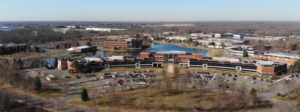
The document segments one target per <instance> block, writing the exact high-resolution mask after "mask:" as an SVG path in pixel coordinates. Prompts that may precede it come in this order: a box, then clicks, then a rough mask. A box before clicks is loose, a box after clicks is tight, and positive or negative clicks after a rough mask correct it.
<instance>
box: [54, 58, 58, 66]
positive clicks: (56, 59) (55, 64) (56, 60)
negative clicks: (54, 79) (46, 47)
mask: <svg viewBox="0 0 300 112" xmlns="http://www.w3.org/2000/svg"><path fill="white" fill-rule="evenodd" d="M57 66H58V58H57V57H56V58H55V60H54V67H57Z"/></svg>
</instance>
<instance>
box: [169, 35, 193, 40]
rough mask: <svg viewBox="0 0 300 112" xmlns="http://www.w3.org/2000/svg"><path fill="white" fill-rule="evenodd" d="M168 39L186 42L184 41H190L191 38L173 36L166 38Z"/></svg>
mask: <svg viewBox="0 0 300 112" xmlns="http://www.w3.org/2000/svg"><path fill="white" fill-rule="evenodd" d="M166 39H169V40H181V41H184V40H188V39H189V37H181V36H171V37H166Z"/></svg>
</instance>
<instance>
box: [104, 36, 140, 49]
mask: <svg viewBox="0 0 300 112" xmlns="http://www.w3.org/2000/svg"><path fill="white" fill-rule="evenodd" d="M142 45H143V40H142V39H136V38H123V39H119V40H105V41H104V42H103V47H104V48H114V47H116V48H118V49H132V48H142Z"/></svg>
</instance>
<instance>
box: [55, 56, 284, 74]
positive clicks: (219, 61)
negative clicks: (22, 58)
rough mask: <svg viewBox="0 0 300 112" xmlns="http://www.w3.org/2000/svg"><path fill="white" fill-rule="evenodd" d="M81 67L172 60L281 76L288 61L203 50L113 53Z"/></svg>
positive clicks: (65, 65) (65, 62) (67, 63)
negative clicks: (212, 53)
mask: <svg viewBox="0 0 300 112" xmlns="http://www.w3.org/2000/svg"><path fill="white" fill-rule="evenodd" d="M73 60H74V59H62V60H59V62H58V69H72V67H71V65H72V61H73ZM77 61H78V62H79V63H80V65H81V66H82V70H84V71H91V70H93V69H101V70H102V69H109V68H114V67H136V68H139V67H164V66H166V65H168V64H170V63H173V64H178V65H179V66H180V67H197V68H204V69H205V68H215V69H230V70H236V71H249V72H257V73H259V74H270V75H280V74H284V73H286V72H287V64H286V63H280V62H274V61H261V60H248V59H236V58H224V57H202V54H201V53H186V52H183V51H161V52H142V53H141V56H140V57H126V56H111V57H103V58H84V59H77Z"/></svg>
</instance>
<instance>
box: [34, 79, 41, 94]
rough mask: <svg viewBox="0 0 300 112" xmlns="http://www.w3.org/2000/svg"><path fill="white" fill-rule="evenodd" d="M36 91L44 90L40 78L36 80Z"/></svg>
mask: <svg viewBox="0 0 300 112" xmlns="http://www.w3.org/2000/svg"><path fill="white" fill-rule="evenodd" d="M34 90H35V91H41V90H42V82H41V79H40V78H39V77H35V78H34Z"/></svg>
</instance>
